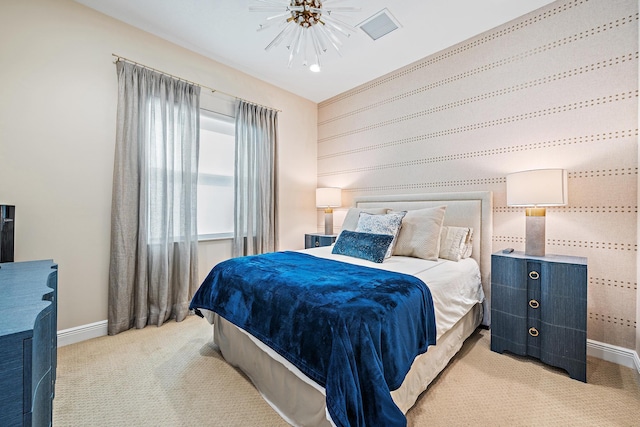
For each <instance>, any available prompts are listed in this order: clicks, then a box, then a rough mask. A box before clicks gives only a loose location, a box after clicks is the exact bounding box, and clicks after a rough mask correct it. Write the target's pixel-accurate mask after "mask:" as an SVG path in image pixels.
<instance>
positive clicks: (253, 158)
mask: <svg viewBox="0 0 640 427" xmlns="http://www.w3.org/2000/svg"><path fill="white" fill-rule="evenodd" d="M277 129H278V112H277V111H275V110H271V109H269V108H265V107H261V106H258V105H254V104H250V103H248V102H245V101H238V104H237V106H236V160H235V161H236V165H235V212H234V228H235V233H234V239H233V256H234V257H238V256H243V255H254V254H261V253H265V252H273V251H275V250H277V247H278V220H277V214H278V203H277V200H278V198H277V196H278V194H277V189H278V187H277V182H276V173H277V170H276V145H277V140H278V132H277Z"/></svg>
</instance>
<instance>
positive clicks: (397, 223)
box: [356, 211, 406, 258]
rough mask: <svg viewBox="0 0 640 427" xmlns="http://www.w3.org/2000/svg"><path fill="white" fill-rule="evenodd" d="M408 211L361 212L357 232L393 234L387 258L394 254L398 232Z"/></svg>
mask: <svg viewBox="0 0 640 427" xmlns="http://www.w3.org/2000/svg"><path fill="white" fill-rule="evenodd" d="M405 214H406V212H404V211H402V212H392V213H388V214H385V215H373V214H369V213H366V212H361V213H360V218H359V219H358V226H357V227H356V232H359V233H372V234H387V235H391V236H393V240H392V241H391V244H390V245H389V248H388V249H387V253H386V255H385V258H389V257H390V256H391V254H393V248H394V245H395V242H396V238H397V237H398V232H399V231H400V227H401V225H402V218H403V217H404V216H405Z"/></svg>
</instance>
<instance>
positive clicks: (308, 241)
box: [304, 233, 338, 249]
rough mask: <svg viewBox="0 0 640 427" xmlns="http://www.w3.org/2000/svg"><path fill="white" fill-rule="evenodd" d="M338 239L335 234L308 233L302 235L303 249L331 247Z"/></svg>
mask: <svg viewBox="0 0 640 427" xmlns="http://www.w3.org/2000/svg"><path fill="white" fill-rule="evenodd" d="M337 237H338V235H337V234H321V233H309V234H305V235H304V248H305V249H309V248H318V247H320V246H331V245H332V244H333V243H334V242H335V241H336V238H337Z"/></svg>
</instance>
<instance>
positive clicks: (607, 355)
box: [587, 340, 640, 374]
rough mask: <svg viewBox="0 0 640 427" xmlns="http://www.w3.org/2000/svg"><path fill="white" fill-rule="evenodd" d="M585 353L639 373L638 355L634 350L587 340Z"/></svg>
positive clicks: (639, 361)
mask: <svg viewBox="0 0 640 427" xmlns="http://www.w3.org/2000/svg"><path fill="white" fill-rule="evenodd" d="M587 355H589V356H593V357H597V358H598V359H602V360H606V361H607V362H613V363H617V364H618V365H622V366H626V367H627V368H631V369H636V370H637V371H638V373H639V374H640V357H638V353H636V352H635V351H634V350H631V349H628V348H624V347H618V346H617V345H611V344H605V343H602V342H599V341H594V340H587Z"/></svg>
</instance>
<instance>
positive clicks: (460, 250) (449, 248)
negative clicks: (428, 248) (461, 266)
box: [439, 226, 473, 261]
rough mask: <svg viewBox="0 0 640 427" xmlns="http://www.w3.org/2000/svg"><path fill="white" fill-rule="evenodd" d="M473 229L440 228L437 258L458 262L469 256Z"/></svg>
mask: <svg viewBox="0 0 640 427" xmlns="http://www.w3.org/2000/svg"><path fill="white" fill-rule="evenodd" d="M472 236H473V229H471V228H468V227H451V226H444V227H442V232H441V233H440V254H439V257H440V258H443V259H448V260H451V261H460V260H461V259H463V258H468V257H470V256H471V249H472V244H471V238H472Z"/></svg>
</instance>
